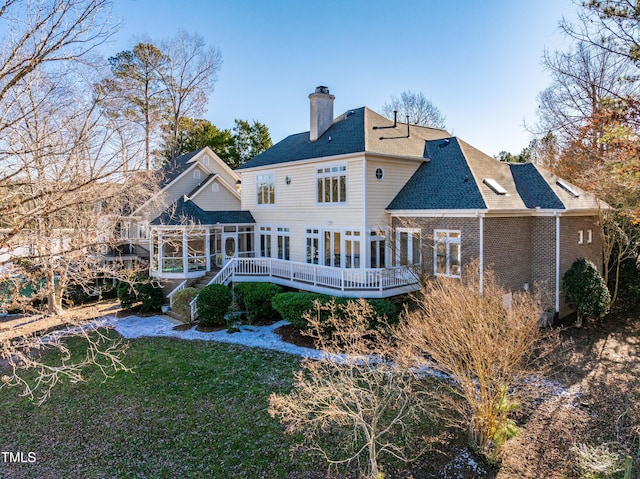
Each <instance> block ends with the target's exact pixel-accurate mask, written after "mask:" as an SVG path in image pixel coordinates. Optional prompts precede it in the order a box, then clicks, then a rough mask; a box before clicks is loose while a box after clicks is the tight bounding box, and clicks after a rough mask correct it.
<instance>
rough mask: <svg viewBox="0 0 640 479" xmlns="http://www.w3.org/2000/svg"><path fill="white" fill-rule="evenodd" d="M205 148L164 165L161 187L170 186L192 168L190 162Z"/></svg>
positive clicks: (178, 157)
mask: <svg viewBox="0 0 640 479" xmlns="http://www.w3.org/2000/svg"><path fill="white" fill-rule="evenodd" d="M202 150H204V148H200V149H199V150H196V151H191V152H189V153H185V154H184V155H180V156H177V157H175V158H174V159H173V160H169V161H167V162H166V163H165V164H163V165H162V178H161V179H160V184H161V186H164V185H168V184H169V183H171V182H172V181H173V180H175V179H176V178H177V177H178V176H180V175H181V174H182V173H183V172H184V171H185V170H186V169H187V168H189V167H190V166H191V164H189V160H191V159H192V158H193V157H194V156H196V155H197V154H198V153H200V152H201V151H202Z"/></svg>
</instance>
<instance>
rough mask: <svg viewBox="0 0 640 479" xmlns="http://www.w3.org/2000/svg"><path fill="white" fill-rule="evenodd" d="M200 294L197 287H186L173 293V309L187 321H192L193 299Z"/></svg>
mask: <svg viewBox="0 0 640 479" xmlns="http://www.w3.org/2000/svg"><path fill="white" fill-rule="evenodd" d="M197 295H198V290H197V289H196V288H184V289H181V290H180V291H178V292H176V293H174V294H173V297H172V300H171V303H172V305H171V310H172V311H173V312H174V313H175V314H177V315H178V316H180V317H181V318H183V319H184V320H186V321H191V301H192V300H193V298H195V297H196V296H197Z"/></svg>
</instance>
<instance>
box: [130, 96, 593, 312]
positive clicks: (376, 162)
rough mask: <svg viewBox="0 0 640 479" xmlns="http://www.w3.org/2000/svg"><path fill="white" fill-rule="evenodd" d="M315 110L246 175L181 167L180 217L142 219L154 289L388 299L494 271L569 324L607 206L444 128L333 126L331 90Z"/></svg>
mask: <svg viewBox="0 0 640 479" xmlns="http://www.w3.org/2000/svg"><path fill="white" fill-rule="evenodd" d="M309 100H310V128H309V131H306V132H303V133H298V134H294V135H291V136H288V137H287V138H285V139H284V140H282V141H280V142H279V143H277V144H275V145H274V146H273V147H271V148H270V149H268V150H266V151H265V152H263V153H261V154H260V155H258V156H256V157H254V158H253V159H251V160H250V161H248V162H247V163H245V164H244V165H242V166H241V167H240V168H238V169H237V170H235V171H231V170H229V168H228V167H226V165H225V164H224V163H223V162H222V161H220V159H219V158H218V157H217V156H216V155H215V154H214V153H213V152H212V151H211V150H209V149H206V148H205V149H204V150H200V151H198V152H194V153H190V154H188V155H183V156H182V157H180V158H178V159H177V160H176V163H175V165H174V166H173V170H172V173H171V174H170V175H169V176H168V180H170V181H168V182H167V183H166V185H165V186H164V188H163V190H162V195H163V197H164V202H165V204H167V205H169V206H168V207H167V208H166V209H164V210H162V209H161V208H159V207H157V206H152V205H145V206H144V207H143V208H141V211H139V212H137V214H138V218H137V220H138V221H143V224H144V221H147V220H148V221H149V223H148V235H147V238H148V240H149V248H150V249H149V251H150V252H151V269H150V272H151V274H152V275H153V276H157V277H159V278H182V279H188V278H191V277H197V276H201V275H204V274H205V273H206V272H208V271H211V270H212V269H215V268H216V267H221V268H222V270H221V271H220V272H219V273H218V275H217V277H216V279H215V280H214V281H217V282H225V281H229V280H231V279H233V280H234V281H243V280H250V281H272V282H276V283H279V284H283V285H288V286H293V287H297V288H300V289H305V290H311V291H318V292H326V293H331V294H337V295H350V296H361V297H388V296H393V295H396V294H401V293H406V292H409V291H414V290H416V289H417V288H418V287H419V284H418V277H419V276H420V275H421V274H422V275H426V276H439V275H442V276H451V277H459V276H460V275H461V272H462V267H463V266H464V265H465V264H467V263H468V262H469V261H470V260H471V259H472V258H477V260H478V261H479V264H480V266H479V268H480V282H481V284H482V277H483V274H484V273H485V271H486V270H487V269H488V268H491V269H492V270H493V271H494V272H495V273H496V275H497V277H498V279H499V280H500V281H501V282H502V283H503V284H504V285H505V286H506V287H507V288H509V289H510V290H512V291H517V290H526V289H530V288H531V289H533V288H538V289H539V290H540V291H541V292H542V293H545V294H546V295H547V297H548V304H549V305H550V306H552V307H553V308H555V310H556V311H560V308H561V305H562V298H561V296H560V291H559V283H560V278H561V276H562V274H563V273H564V272H565V271H566V270H567V269H568V268H569V266H570V265H571V263H572V262H573V261H574V260H575V259H577V258H579V257H587V258H589V259H591V260H592V261H593V262H594V263H595V264H601V263H602V258H601V255H602V253H601V250H602V248H601V240H600V234H599V228H598V213H599V207H600V205H599V203H598V201H597V200H596V199H595V198H594V197H593V196H591V195H589V194H588V193H586V192H584V191H582V190H580V189H579V188H577V187H575V186H573V185H571V184H569V183H567V182H566V181H564V180H562V179H561V178H558V177H557V176H555V175H553V174H551V173H549V172H548V171H545V170H544V169H542V168H540V167H538V166H536V165H534V164H530V163H528V164H508V163H503V162H499V161H497V160H495V159H494V158H492V157H490V156H487V155H485V154H484V153H482V152H481V151H479V150H477V149H476V148H474V147H472V146H471V145H469V144H467V143H466V142H464V141H463V140H461V139H460V138H458V137H453V136H451V135H450V134H449V133H448V132H446V131H444V130H441V129H435V128H427V127H421V126H416V125H409V124H407V123H402V122H399V121H397V120H393V121H392V120H389V119H387V118H385V117H382V116H381V115H379V114H377V113H376V112H374V111H372V110H370V109H368V108H366V107H362V108H358V109H354V110H348V111H347V112H345V113H343V114H341V115H339V116H338V117H335V118H334V116H333V102H334V96H333V95H331V94H330V92H329V90H328V89H327V88H326V87H318V88H317V89H316V90H315V92H313V93H312V94H311V95H309ZM237 185H241V188H238V189H237V188H236V186H237ZM144 218H146V220H145V219H144Z"/></svg>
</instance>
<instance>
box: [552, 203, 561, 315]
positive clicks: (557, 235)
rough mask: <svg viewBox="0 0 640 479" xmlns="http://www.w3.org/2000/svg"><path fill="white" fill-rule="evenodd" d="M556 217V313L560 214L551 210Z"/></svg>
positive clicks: (557, 304) (558, 279)
mask: <svg viewBox="0 0 640 479" xmlns="http://www.w3.org/2000/svg"><path fill="white" fill-rule="evenodd" d="M553 214H554V216H555V217H556V313H559V312H560V215H559V214H558V212H557V211H554V212H553Z"/></svg>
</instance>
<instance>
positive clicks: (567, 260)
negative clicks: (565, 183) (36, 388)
mask: <svg viewBox="0 0 640 479" xmlns="http://www.w3.org/2000/svg"><path fill="white" fill-rule="evenodd" d="M597 221H598V217H597V216H562V217H561V218H560V279H562V276H563V275H564V273H565V272H566V271H567V270H568V269H569V268H570V267H571V265H572V264H573V262H574V261H575V260H577V259H579V258H587V259H588V260H590V261H592V262H593V264H595V265H596V266H597V267H598V270H599V271H600V272H601V273H602V238H601V237H600V227H599V226H598V224H597ZM580 230H582V231H583V242H582V244H578V234H579V233H578V232H579V231H580ZM588 230H591V231H592V235H591V237H592V241H591V243H589V242H588V238H587V236H588V235H587V231H588ZM560 300H561V302H560V316H563V315H566V314H568V313H569V308H568V307H567V306H566V305H565V304H564V301H563V297H562V292H561V293H560Z"/></svg>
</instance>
